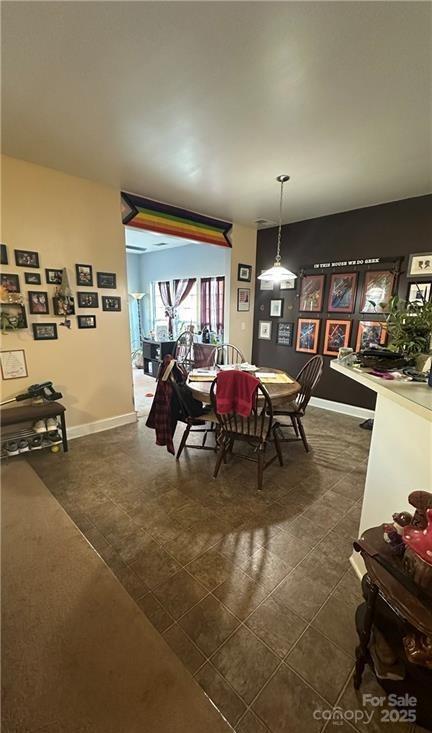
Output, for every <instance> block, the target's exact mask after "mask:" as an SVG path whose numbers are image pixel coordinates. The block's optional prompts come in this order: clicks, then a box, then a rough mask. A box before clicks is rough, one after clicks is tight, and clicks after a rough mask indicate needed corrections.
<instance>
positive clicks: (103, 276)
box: [96, 272, 117, 290]
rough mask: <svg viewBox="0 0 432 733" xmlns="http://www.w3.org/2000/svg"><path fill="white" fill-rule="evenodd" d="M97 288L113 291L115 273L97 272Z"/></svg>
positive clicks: (115, 281)
mask: <svg viewBox="0 0 432 733" xmlns="http://www.w3.org/2000/svg"><path fill="white" fill-rule="evenodd" d="M96 276H97V286H98V288H110V289H111V290H115V289H116V287H117V275H116V274H115V272H98V273H97V274H96Z"/></svg>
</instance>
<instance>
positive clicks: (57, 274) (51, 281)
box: [45, 269, 63, 285]
mask: <svg viewBox="0 0 432 733" xmlns="http://www.w3.org/2000/svg"><path fill="white" fill-rule="evenodd" d="M62 277H63V270H47V269H46V270H45V280H46V281H47V284H48V285H61V281H62Z"/></svg>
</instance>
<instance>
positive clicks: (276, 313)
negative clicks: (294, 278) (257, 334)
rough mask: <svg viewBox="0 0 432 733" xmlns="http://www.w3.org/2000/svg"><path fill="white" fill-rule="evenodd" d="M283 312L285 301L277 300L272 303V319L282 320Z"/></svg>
mask: <svg viewBox="0 0 432 733" xmlns="http://www.w3.org/2000/svg"><path fill="white" fill-rule="evenodd" d="M282 311H283V299H282V298H277V299H275V300H271V301H270V316H271V317H272V318H281V317H282Z"/></svg>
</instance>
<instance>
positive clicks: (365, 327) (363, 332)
mask: <svg viewBox="0 0 432 733" xmlns="http://www.w3.org/2000/svg"><path fill="white" fill-rule="evenodd" d="M386 341H387V328H386V324H385V321H359V324H358V329H357V340H356V347H355V350H356V351H362V349H368V348H369V347H370V346H371V345H372V346H377V345H379V346H384V345H385V343H386Z"/></svg>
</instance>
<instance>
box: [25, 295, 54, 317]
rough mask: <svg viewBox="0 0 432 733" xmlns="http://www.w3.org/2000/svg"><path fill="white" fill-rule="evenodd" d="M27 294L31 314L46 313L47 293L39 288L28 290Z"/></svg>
mask: <svg viewBox="0 0 432 733" xmlns="http://www.w3.org/2000/svg"><path fill="white" fill-rule="evenodd" d="M27 295H28V299H29V311H30V313H31V314H32V315H35V314H36V313H42V314H45V315H46V314H47V313H49V305H48V293H44V292H42V291H39V290H29V291H28V293H27Z"/></svg>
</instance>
